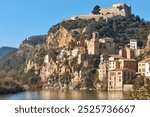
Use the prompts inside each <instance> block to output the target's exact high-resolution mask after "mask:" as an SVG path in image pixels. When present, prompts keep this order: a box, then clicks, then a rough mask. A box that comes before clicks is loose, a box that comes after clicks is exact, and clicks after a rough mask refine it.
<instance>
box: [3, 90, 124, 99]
mask: <svg viewBox="0 0 150 117" xmlns="http://www.w3.org/2000/svg"><path fill="white" fill-rule="evenodd" d="M125 95H126V93H124V92H102V91H95V90H94V91H80V90H42V91H35V90H34V91H25V92H21V93H18V94H9V95H0V100H123V99H126V98H125Z"/></svg>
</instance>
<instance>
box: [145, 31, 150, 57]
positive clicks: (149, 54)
mask: <svg viewBox="0 0 150 117" xmlns="http://www.w3.org/2000/svg"><path fill="white" fill-rule="evenodd" d="M144 53H145V58H147V57H150V34H149V35H148V39H147V42H146V46H145V48H144Z"/></svg>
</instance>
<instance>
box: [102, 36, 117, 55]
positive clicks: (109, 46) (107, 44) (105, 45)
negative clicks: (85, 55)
mask: <svg viewBox="0 0 150 117" xmlns="http://www.w3.org/2000/svg"><path fill="white" fill-rule="evenodd" d="M99 43H100V46H99V47H100V54H104V53H107V54H117V53H118V51H117V49H116V48H115V42H114V40H113V39H112V38H109V37H105V38H101V39H99Z"/></svg>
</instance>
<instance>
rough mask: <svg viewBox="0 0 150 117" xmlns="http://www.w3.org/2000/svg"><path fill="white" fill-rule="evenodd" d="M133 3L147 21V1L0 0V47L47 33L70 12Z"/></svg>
mask: <svg viewBox="0 0 150 117" xmlns="http://www.w3.org/2000/svg"><path fill="white" fill-rule="evenodd" d="M114 3H126V4H128V5H131V6H132V11H133V13H134V14H136V15H139V16H140V17H142V18H144V19H145V20H148V21H150V14H149V12H148V11H150V7H149V6H150V1H149V0H0V47H1V46H11V47H19V44H20V43H21V42H22V41H23V40H24V39H25V38H27V37H29V36H32V35H39V34H46V33H47V31H48V29H49V28H50V27H51V26H52V25H54V24H56V23H58V22H60V21H62V20H63V19H67V18H69V17H71V16H73V15H79V14H87V13H90V12H91V10H92V8H93V7H94V6H95V5H96V4H98V5H100V6H101V7H102V8H103V7H111V6H112V4H114Z"/></svg>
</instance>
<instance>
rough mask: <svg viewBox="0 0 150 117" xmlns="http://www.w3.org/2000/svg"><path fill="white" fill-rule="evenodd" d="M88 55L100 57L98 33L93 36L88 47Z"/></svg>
mask: <svg viewBox="0 0 150 117" xmlns="http://www.w3.org/2000/svg"><path fill="white" fill-rule="evenodd" d="M87 50H88V54H91V55H99V34H98V32H94V33H93V34H92V39H91V40H90V42H89V44H88V45H87Z"/></svg>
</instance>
